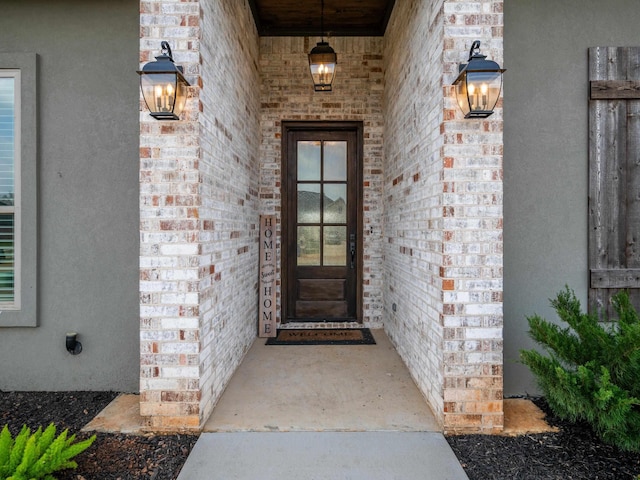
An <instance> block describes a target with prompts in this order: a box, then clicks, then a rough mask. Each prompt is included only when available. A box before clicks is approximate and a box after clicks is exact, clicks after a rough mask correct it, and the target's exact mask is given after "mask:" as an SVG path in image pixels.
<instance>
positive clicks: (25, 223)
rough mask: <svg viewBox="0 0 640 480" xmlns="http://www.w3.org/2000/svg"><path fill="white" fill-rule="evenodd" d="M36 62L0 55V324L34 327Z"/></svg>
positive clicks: (30, 58)
mask: <svg viewBox="0 0 640 480" xmlns="http://www.w3.org/2000/svg"><path fill="white" fill-rule="evenodd" d="M36 62H37V57H36V55H35V54H33V53H0V327H35V326H37V260H38V241H37V238H38V231H37V216H36V213H37V201H38V200H37V168H36V157H37V144H38V142H37V138H38V137H37V121H36V118H37V89H36V65H37V63H36Z"/></svg>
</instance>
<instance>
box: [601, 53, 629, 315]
mask: <svg viewBox="0 0 640 480" xmlns="http://www.w3.org/2000/svg"><path fill="white" fill-rule="evenodd" d="M589 79H590V87H591V88H590V100H589V268H590V288H589V303H590V308H597V309H598V310H599V311H601V312H603V311H605V310H606V311H607V312H608V313H609V314H611V312H612V310H611V307H610V303H609V299H610V298H611V296H612V295H614V294H615V293H617V292H618V291H620V290H621V289H626V290H628V291H629V293H630V295H631V300H632V302H633V304H634V306H635V307H636V308H637V309H638V310H639V311H640V47H594V48H590V49H589Z"/></svg>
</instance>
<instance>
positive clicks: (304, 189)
mask: <svg viewBox="0 0 640 480" xmlns="http://www.w3.org/2000/svg"><path fill="white" fill-rule="evenodd" d="M298 223H320V184H319V183H299V184H298ZM318 238H320V237H318Z"/></svg>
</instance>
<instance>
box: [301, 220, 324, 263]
mask: <svg viewBox="0 0 640 480" xmlns="http://www.w3.org/2000/svg"><path fill="white" fill-rule="evenodd" d="M297 250H298V252H297V254H298V265H320V227H298V239H297Z"/></svg>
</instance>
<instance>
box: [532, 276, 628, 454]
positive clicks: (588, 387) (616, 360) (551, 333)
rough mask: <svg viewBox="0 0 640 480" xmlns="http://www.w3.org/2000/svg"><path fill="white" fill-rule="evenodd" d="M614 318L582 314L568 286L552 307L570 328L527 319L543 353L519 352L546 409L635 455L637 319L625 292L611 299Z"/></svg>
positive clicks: (536, 319)
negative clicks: (582, 423)
mask: <svg viewBox="0 0 640 480" xmlns="http://www.w3.org/2000/svg"><path fill="white" fill-rule="evenodd" d="M611 302H612V304H613V307H614V310H615V312H616V314H617V316H618V320H617V321H616V322H613V323H611V324H603V323H601V322H599V321H598V316H597V315H595V314H584V313H582V311H581V307H580V302H579V301H578V300H577V298H576V296H575V294H574V293H573V291H571V290H570V289H569V288H568V287H567V288H565V290H564V291H562V292H560V293H559V294H558V296H557V298H556V299H555V300H552V301H551V305H552V306H553V307H554V308H555V310H556V312H557V313H558V316H559V317H560V319H561V320H563V321H564V322H566V323H567V324H568V325H569V326H568V327H567V328H561V327H559V326H557V325H555V324H552V323H551V322H548V321H547V320H544V319H543V318H540V317H538V316H533V317H529V318H527V320H528V322H529V334H530V335H531V337H532V338H533V339H534V340H535V341H536V342H538V343H539V344H540V345H542V346H543V347H544V349H545V350H547V353H548V355H544V354H542V353H541V352H539V351H537V350H524V351H521V352H520V358H521V359H522V362H523V363H524V364H525V365H527V366H528V367H529V368H530V370H531V371H532V372H533V373H534V375H535V376H536V378H537V380H538V384H539V385H540V388H541V389H542V391H543V393H544V395H545V397H546V399H547V402H548V403H549V406H550V407H551V409H552V410H553V411H554V413H556V415H558V416H559V417H561V418H564V419H567V420H570V421H578V420H583V421H586V422H588V423H589V424H590V425H591V426H592V428H593V430H594V431H595V432H596V434H597V435H599V436H600V438H601V439H602V440H604V441H605V442H607V443H611V444H613V445H617V446H618V447H620V448H622V449H624V450H634V451H640V382H638V378H640V318H639V317H638V314H637V313H636V311H635V310H634V308H633V306H632V305H631V302H630V301H629V296H628V294H627V293H626V292H621V293H619V294H617V295H615V296H614V297H613V298H612V300H611Z"/></svg>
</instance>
